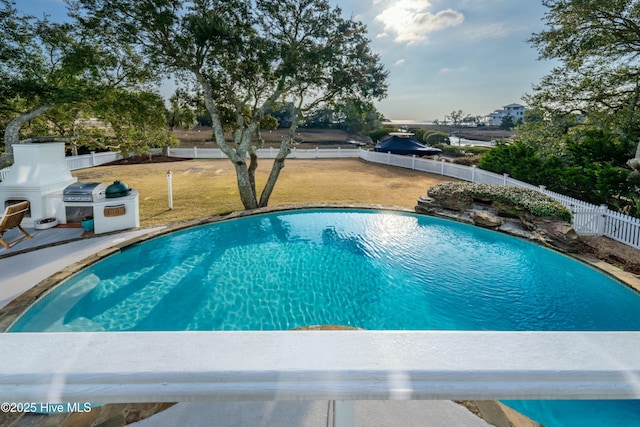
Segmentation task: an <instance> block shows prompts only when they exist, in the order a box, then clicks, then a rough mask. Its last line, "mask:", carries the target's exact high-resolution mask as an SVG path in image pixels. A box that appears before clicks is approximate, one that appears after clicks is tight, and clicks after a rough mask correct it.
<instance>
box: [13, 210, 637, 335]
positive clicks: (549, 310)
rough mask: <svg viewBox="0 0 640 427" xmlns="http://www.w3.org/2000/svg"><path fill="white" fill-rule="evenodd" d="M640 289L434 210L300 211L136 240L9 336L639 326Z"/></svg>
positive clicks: (45, 302) (60, 291) (32, 312)
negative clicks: (336, 327)
mask: <svg viewBox="0 0 640 427" xmlns="http://www.w3.org/2000/svg"><path fill="white" fill-rule="evenodd" d="M638 312H640V297H639V296H638V295H637V294H636V293H635V292H633V291H632V290H630V289H628V288H626V287H624V286H621V285H620V284H619V283H618V282H616V281H615V280H613V279H611V278H610V277H608V276H606V275H604V274H601V273H600V272H598V271H596V270H594V269H592V268H590V267H588V266H586V265H584V264H582V263H579V262H577V261H575V260H573V259H571V258H569V257H566V256H564V255H561V254H559V253H557V252H554V251H551V250H548V249H546V248H543V247H540V246H537V245H533V244H531V243H529V242H526V241H523V240H521V239H517V238H513V237H509V236H505V235H503V234H500V233H496V232H492V231H488V230H485V229H481V228H477V227H473V226H469V225H465V224H460V223H456V222H451V221H447V220H442V219H437V218H432V217H426V216H421V215H415V214H409V213H398V212H388V211H372V210H296V211H285V212H278V213H270V214H263V215H255V216H250V217H245V218H239V219H234V220H230V221H222V222H218V223H214V224H210V225H206V226H199V227H195V228H192V229H187V230H184V231H181V232H177V233H172V234H170V235H167V236H163V237H159V238H156V239H153V240H150V241H147V242H144V243H142V244H137V245H133V246H131V247H128V248H126V249H124V250H122V252H120V253H118V254H116V255H113V256H110V257H108V258H106V259H104V260H102V261H100V262H98V263H96V264H94V265H92V266H91V267H89V268H87V269H86V270H84V271H82V272H80V273H79V274H77V275H75V276H74V277H72V278H71V279H69V280H67V281H66V282H64V283H63V284H62V285H60V286H58V287H57V288H55V289H54V290H53V291H52V292H51V293H50V294H48V295H47V296H46V297H45V298H43V299H42V300H41V301H39V302H38V303H37V304H35V305H34V306H33V307H32V308H30V309H29V310H28V311H27V312H26V313H25V314H24V315H23V316H21V318H19V319H18V321H17V322H16V323H15V324H14V325H13V326H12V327H11V328H10V331H12V332H16V331H88V330H90V331H103V330H104V331H120V330H276V329H291V328H294V327H299V326H305V325H316V324H341V325H348V326H354V327H360V328H364V329H413V330H457V329H460V330H520V331H525V330H560V331H562V330H640V318H638V316H636V315H635V313H638Z"/></svg>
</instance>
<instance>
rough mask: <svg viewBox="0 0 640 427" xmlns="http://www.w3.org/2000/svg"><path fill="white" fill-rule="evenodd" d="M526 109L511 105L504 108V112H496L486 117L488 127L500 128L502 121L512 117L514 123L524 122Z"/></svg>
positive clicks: (521, 106)
mask: <svg viewBox="0 0 640 427" xmlns="http://www.w3.org/2000/svg"><path fill="white" fill-rule="evenodd" d="M525 110H526V107H525V106H524V105H520V104H509V105H505V106H504V107H502V110H495V111H494V112H493V113H491V114H489V115H487V116H486V121H485V123H486V125H487V126H500V125H501V124H502V119H504V118H505V117H507V116H511V118H512V119H513V121H514V122H516V121H517V120H524V112H525Z"/></svg>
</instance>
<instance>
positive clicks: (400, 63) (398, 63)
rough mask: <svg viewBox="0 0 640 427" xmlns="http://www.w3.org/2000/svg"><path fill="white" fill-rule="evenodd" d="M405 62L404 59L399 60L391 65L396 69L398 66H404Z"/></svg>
mask: <svg viewBox="0 0 640 427" xmlns="http://www.w3.org/2000/svg"><path fill="white" fill-rule="evenodd" d="M405 62H406V61H405V60H404V59H399V60H397V61H396V62H395V63H394V64H393V65H394V66H396V67H400V66H402V65H404V63H405Z"/></svg>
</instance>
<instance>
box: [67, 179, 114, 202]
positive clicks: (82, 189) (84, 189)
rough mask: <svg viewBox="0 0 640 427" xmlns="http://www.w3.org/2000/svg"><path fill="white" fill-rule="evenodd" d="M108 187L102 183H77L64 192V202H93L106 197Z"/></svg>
mask: <svg viewBox="0 0 640 427" xmlns="http://www.w3.org/2000/svg"><path fill="white" fill-rule="evenodd" d="M106 189H107V185H106V184H103V183H101V182H76V183H73V184H71V185H69V186H67V187H66V188H65V189H64V190H63V191H62V200H63V201H64V202H93V201H95V200H96V199H98V198H99V197H103V196H104V192H105V190H106Z"/></svg>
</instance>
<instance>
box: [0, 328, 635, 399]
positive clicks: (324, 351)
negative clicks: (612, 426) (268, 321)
mask: <svg viewBox="0 0 640 427" xmlns="http://www.w3.org/2000/svg"><path fill="white" fill-rule="evenodd" d="M0 360H2V362H3V369H2V372H1V373H0V399H2V400H10V401H25V402H29V401H36V402H79V401H82V402H84V401H93V402H101V403H124V402H180V401H182V402H185V401H186V402H195V401H228V400H234V401H238V400H257V401H260V400H412V399H413V400H443V399H475V400H493V399H638V398H640V332H460V331H452V332H434V331H316V332H311V331H304V332H293V331H277V332H141V333H137V332H123V333H115V332H112V333H87V332H85V333H37V334H34V333H7V334H0Z"/></svg>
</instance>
